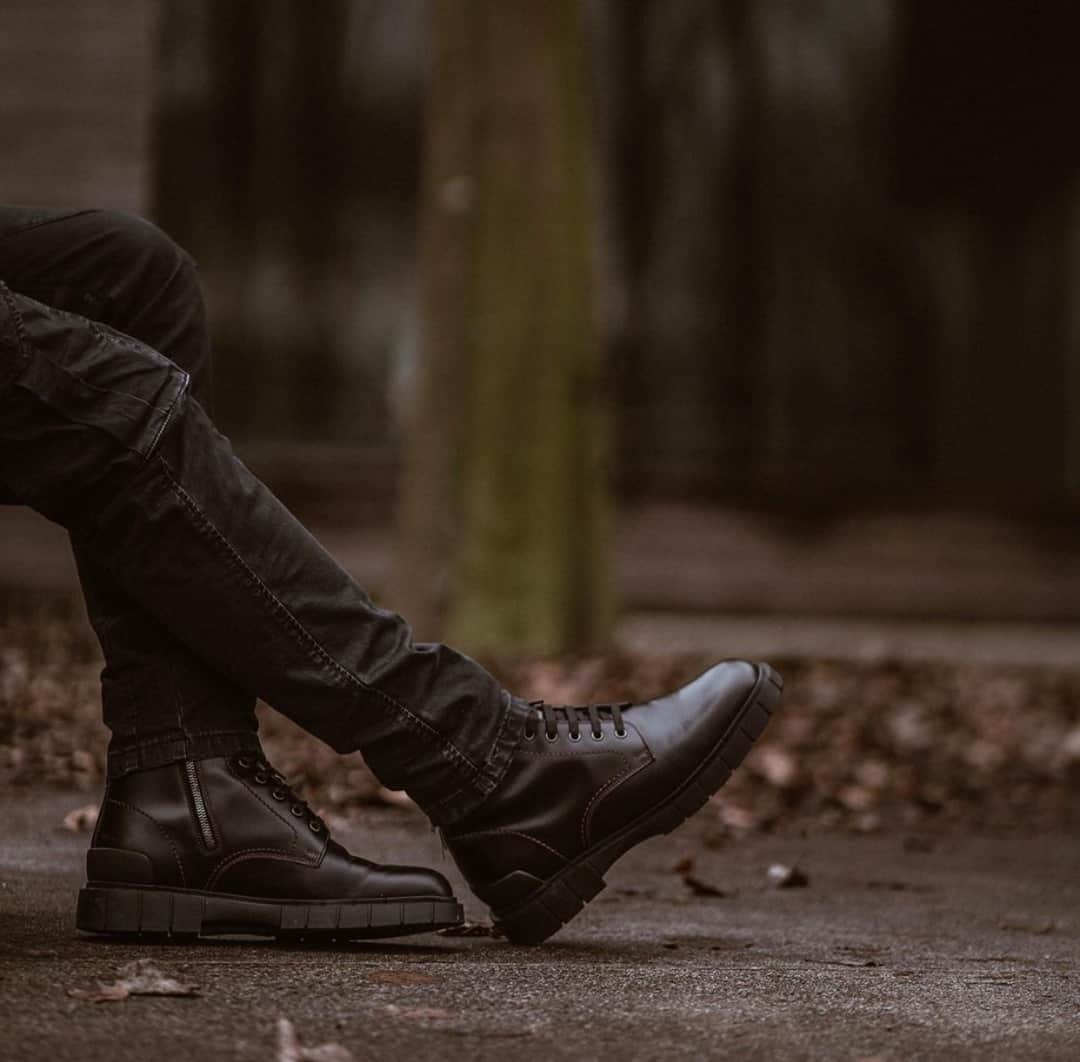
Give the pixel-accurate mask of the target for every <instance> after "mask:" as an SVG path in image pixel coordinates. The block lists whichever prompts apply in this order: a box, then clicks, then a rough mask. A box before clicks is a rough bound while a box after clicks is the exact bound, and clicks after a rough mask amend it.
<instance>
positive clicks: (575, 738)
mask: <svg viewBox="0 0 1080 1062" xmlns="http://www.w3.org/2000/svg"><path fill="white" fill-rule="evenodd" d="M566 736H567V737H568V738H569V739H570V740H571V741H580V740H581V731H580V730H579V731H578V732H577V733H576V734H575V733H574V732H573V731H572V730H571V731H570V733H569V734H567V735H566Z"/></svg>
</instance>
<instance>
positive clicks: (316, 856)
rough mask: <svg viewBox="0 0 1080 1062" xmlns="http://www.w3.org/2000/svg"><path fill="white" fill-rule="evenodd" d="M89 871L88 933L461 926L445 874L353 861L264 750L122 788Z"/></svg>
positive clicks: (138, 775)
mask: <svg viewBox="0 0 1080 1062" xmlns="http://www.w3.org/2000/svg"><path fill="white" fill-rule="evenodd" d="M86 867H87V879H88V880H87V884H86V887H85V888H84V889H82V891H81V892H80V893H79V902H78V913H77V916H76V925H77V926H78V928H79V929H81V930H84V931H86V932H90V933H108V934H155V935H169V936H172V937H179V938H185V937H186V938H194V937H198V936H212V935H220V934H251V935H257V936H271V937H297V938H305V939H317V938H327V939H343V940H345V939H359V938H373V937H392V936H403V935H406V934H410V933H427V932H430V931H432V930H435V929H440V928H443V927H446V926H451V925H456V924H458V923H459V922H461V920H462V909H461V905H460V904H459V903H458V902H457V900H456V899H455V898H454V896H453V893H452V891H451V889H450V885H449V883H448V882H447V881H446V879H445V878H444V877H443V876H442V875H441V874H438V873H436V872H435V871H433V870H427V869H424V868H421V867H405V866H380V865H378V864H376V863H371V862H369V861H368V860H365V859H360V858H359V857H357V856H354V855H351V854H350V853H349V852H347V851H346V850H345V849H344V848H343V847H342V846H341V845H339V844H338V843H337V842H335V841H334V840H332V839H331V838H330V836H329V833H328V831H327V828H326V825H325V823H324V822H323V821H322V820H321V819H320V818H319V817H318V816H317V815H316V814H315V813H314V812H313V811H312V810H311V809H310V808H309V807H308V805H307V804H306V803H305V802H304V801H302V800H300V799H299V798H298V797H297V796H296V794H295V793H293V791H292V790H291V789H290V788H289V786H288V785H286V783H285V780H284V778H283V777H282V776H281V775H280V774H279V773H278V772H277V771H275V770H274V769H273V768H272V767H271V766H270V765H269V763H267V761H266V760H265V759H264V758H263V757H262V756H260V755H258V754H256V753H252V752H241V753H236V754H234V755H232V756H230V757H218V758H213V759H202V760H197V761H196V760H186V761H179V762H176V763H170V764H167V765H165V766H163V767H155V768H152V769H149V770H142V771H136V772H133V773H131V774H127V775H124V776H122V777H120V778H116V779H112V780H110V781H109V783H108V787H107V789H106V792H105V799H104V802H103V804H102V808H101V814H100V816H99V819H98V824H97V828H96V830H95V832H94V837H93V841H92V842H91V847H90V850H89V851H88V853H87V857H86Z"/></svg>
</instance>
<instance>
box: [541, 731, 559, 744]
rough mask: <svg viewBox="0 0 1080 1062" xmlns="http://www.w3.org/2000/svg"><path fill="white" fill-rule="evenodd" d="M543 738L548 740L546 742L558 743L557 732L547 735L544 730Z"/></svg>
mask: <svg viewBox="0 0 1080 1062" xmlns="http://www.w3.org/2000/svg"><path fill="white" fill-rule="evenodd" d="M544 737H545V738H547V740H548V741H552V742H555V741H558V740H559V732H558V730H556V731H555V733H554V734H549V733H548V732H547V731H546V730H545V731H544Z"/></svg>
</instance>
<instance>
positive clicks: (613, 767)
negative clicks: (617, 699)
mask: <svg viewBox="0 0 1080 1062" xmlns="http://www.w3.org/2000/svg"><path fill="white" fill-rule="evenodd" d="M757 681H758V670H757V668H756V667H754V666H753V665H752V664H748V663H745V662H742V661H730V662H725V663H721V664H717V665H716V666H715V667H713V668H710V669H709V670H708V671H706V672H705V673H704V674H702V675H701V676H699V677H698V678H697V679H695V680H694V681H693V682H691V683H689V684H688V685H687V686H684V687H682V688H681V689H679V690H677V691H675V692H674V693H672V694H670V695H668V696H665V697H661V698H658V699H656V700H652V701H649V702H646V703H643V704H638V705H633V706H631V707H628V708H626V709H625V710H623V711H622V712H621V720H622V727H621V728H620V727H619V725H618V723H617V721H616V719H615V717H614V716H613V715H611V714H607V715H604V716H603V717H602V718H601V727H600V731H601V737H599V738H597V737H595V736H594V735H593V733H592V729H591V727H590V726H589V725H582V726H580V727H579V736H578V738H577V739H576V740H575V739H574V738H573V736H572V732H571V728H570V726H569V725H568V723H567V722H566V721H564V722H563V723H561V724H560V725H559V726H558V727H557V732H556V733H555V734H554V736H549V735H548V734H547V733H546V732H545V729H544V727H542V726H538V728H537V731H536V733H535V734H534V735H533V736H532V737H531V738H525V739H523V740H522V741H521V743H520V744H519V746H518V748H517V750H516V751H515V754H514V758H513V761H512V763H511V765H510V767H509V769H508V771H507V773H506V777H505V779H504V781H503V783H502V784H501V785H500V786H499V788H498V789H496V790H495V792H494V793H492V795H491V796H490V797H488V799H487V800H486V801H484V803H483V804H482V805H481V806H480V807H479V808H478V809H477V810H476V811H475V812H473V813H472V814H471V815H469V816H467V817H466V818H465V819H463V820H461V821H460V822H457V823H455V824H454V825H453V826H452V827H450V828H449V829H447V830H445V831H444V837H445V840H446V843H447V845H448V847H449V849H450V851H451V853H452V855H453V856H454V859H455V861H456V862H457V863H458V866H459V867H460V868H461V870H462V873H463V874H464V875H465V877H466V878H467V879H468V881H469V884H470V885H471V886H472V888H473V890H474V891H475V892H476V894H477V895H478V896H479V897H480V898H481V899H484V900H485V901H487V902H488V903H489V904H491V905H492V906H493V907H496V908H499V907H503V908H505V906H506V905H507V904H509V903H513V902H516V901H517V900H518V899H520V898H521V897H520V893H521V891H522V890H523V889H525V888H526V887H527V885H528V884H529V882H535V880H536V879H540V880H544V879H547V878H550V877H551V876H552V875H554V874H556V873H558V872H559V871H560V870H561V869H563V868H564V867H565V866H566V865H567V863H569V862H571V861H572V860H574V859H575V858H576V857H578V856H579V855H581V854H582V853H584V852H586V851H587V850H588V849H589V848H591V847H592V846H593V845H596V844H598V843H601V842H602V841H603V840H604V839H605V838H607V837H609V836H611V835H612V834H613V833H615V832H617V831H618V830H620V829H621V828H622V827H624V826H627V825H628V824H630V823H632V822H633V821H634V820H635V819H637V818H638V817H639V816H641V815H643V814H645V813H646V812H649V811H651V810H652V809H653V808H655V806H656V805H657V804H658V803H660V802H662V801H664V800H666V799H667V798H668V797H670V795H671V794H672V793H673V792H674V791H675V790H676V789H678V788H679V786H680V785H681V784H682V783H683V782H684V781H685V780H686V778H687V777H688V776H689V775H690V774H691V773H692V772H693V771H694V769H696V767H697V766H698V765H699V764H700V763H701V762H702V761H703V760H704V759H705V758H706V757H707V756H709V754H710V753H711V752H712V750H713V749H714V748H715V747H716V746H717V745H718V744H719V743H720V741H721V740H722V739H723V738H724V736H725V735H726V733H727V731H728V729H729V727H730V725H731V723H732V721H733V720H734V719H735V718H736V716H737V714H738V711H739V709H740V707H741V706H742V705H743V704H744V702H745V700H746V698H747V697H748V696H749V695H750V693H751V692H752V691H753V690H754V688H755V685H756V683H757ZM620 730H621V731H622V736H620Z"/></svg>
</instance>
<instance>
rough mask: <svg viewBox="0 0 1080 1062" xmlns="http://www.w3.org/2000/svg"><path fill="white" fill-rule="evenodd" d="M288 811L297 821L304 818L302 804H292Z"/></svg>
mask: <svg viewBox="0 0 1080 1062" xmlns="http://www.w3.org/2000/svg"><path fill="white" fill-rule="evenodd" d="M289 810H290V811H291V812H292V813H293V814H294V815H295V816H296V817H297V818H298V819H302V818H303V817H304V805H303V804H293V806H292V807H291V808H289Z"/></svg>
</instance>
